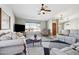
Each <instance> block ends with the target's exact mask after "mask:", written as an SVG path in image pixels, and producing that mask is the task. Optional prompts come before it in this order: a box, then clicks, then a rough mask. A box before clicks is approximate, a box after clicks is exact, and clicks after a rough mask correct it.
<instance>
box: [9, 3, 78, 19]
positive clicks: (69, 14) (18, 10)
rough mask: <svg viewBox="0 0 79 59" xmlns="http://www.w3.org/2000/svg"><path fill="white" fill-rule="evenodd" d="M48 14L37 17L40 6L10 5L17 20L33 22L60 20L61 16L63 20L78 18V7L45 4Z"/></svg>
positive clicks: (75, 5)
mask: <svg viewBox="0 0 79 59" xmlns="http://www.w3.org/2000/svg"><path fill="white" fill-rule="evenodd" d="M47 5H48V9H50V10H52V12H50V13H49V12H48V13H46V14H45V15H38V13H39V10H40V8H41V4H11V5H10V6H11V8H12V9H13V11H14V14H15V16H16V17H17V18H23V19H33V20H49V19H51V18H53V17H54V18H60V16H61V15H63V18H64V20H66V19H75V18H79V5H77V4H74V5H73V4H47Z"/></svg>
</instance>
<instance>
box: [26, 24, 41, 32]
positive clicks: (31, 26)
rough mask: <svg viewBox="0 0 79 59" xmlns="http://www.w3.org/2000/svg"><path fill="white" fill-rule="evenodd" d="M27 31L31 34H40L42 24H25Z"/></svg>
mask: <svg viewBox="0 0 79 59" xmlns="http://www.w3.org/2000/svg"><path fill="white" fill-rule="evenodd" d="M25 28H26V31H29V32H37V31H38V32H40V24H39V23H26V24H25Z"/></svg>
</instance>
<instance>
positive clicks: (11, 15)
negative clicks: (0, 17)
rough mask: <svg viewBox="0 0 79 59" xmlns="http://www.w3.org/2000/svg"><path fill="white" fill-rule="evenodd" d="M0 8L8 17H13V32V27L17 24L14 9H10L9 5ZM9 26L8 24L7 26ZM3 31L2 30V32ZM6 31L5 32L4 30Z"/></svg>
mask: <svg viewBox="0 0 79 59" xmlns="http://www.w3.org/2000/svg"><path fill="white" fill-rule="evenodd" d="M0 8H2V9H3V11H4V12H5V13H7V15H9V16H10V17H11V29H10V30H11V31H13V26H14V23H15V16H14V14H13V11H12V9H11V8H10V7H9V5H6V4H0ZM6 25H7V24H6ZM1 31H2V30H1ZM3 31H4V30H3Z"/></svg>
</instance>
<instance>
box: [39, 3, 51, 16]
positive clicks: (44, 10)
mask: <svg viewBox="0 0 79 59" xmlns="http://www.w3.org/2000/svg"><path fill="white" fill-rule="evenodd" d="M47 8H48V6H47V5H44V4H41V9H40V12H39V14H38V15H40V14H41V13H42V14H45V13H46V12H51V10H49V9H47Z"/></svg>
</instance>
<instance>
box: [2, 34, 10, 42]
mask: <svg viewBox="0 0 79 59" xmlns="http://www.w3.org/2000/svg"><path fill="white" fill-rule="evenodd" d="M0 40H1V41H3V40H11V37H9V36H7V35H3V36H1V37H0Z"/></svg>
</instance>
